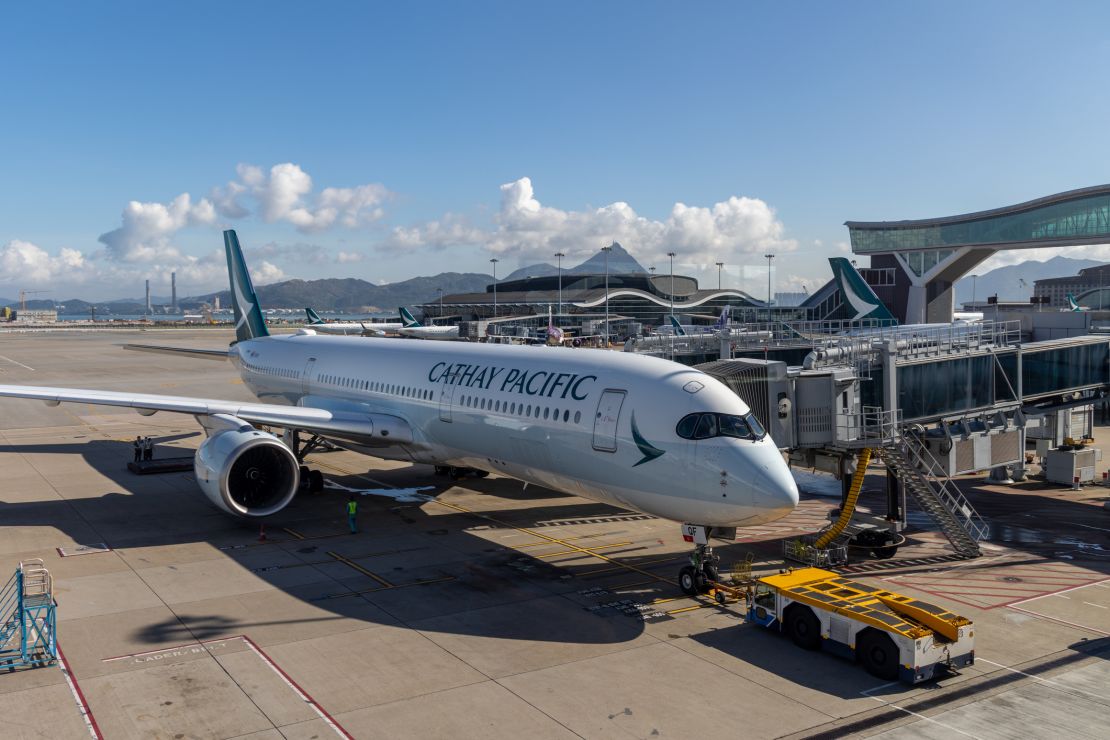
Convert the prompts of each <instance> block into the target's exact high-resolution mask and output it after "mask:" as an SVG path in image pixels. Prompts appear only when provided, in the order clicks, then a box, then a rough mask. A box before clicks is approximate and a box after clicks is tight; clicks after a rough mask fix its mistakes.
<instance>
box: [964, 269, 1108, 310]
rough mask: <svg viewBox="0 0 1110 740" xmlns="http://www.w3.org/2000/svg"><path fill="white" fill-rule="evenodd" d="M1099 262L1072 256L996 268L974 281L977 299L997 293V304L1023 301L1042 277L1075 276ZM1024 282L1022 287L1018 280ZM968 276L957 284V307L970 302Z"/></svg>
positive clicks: (1031, 293) (970, 291)
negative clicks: (1034, 283)
mask: <svg viewBox="0 0 1110 740" xmlns="http://www.w3.org/2000/svg"><path fill="white" fill-rule="evenodd" d="M1101 264H1102V262H1099V261H1098V260H1084V259H1074V258H1072V257H1053V258H1052V259H1050V260H1047V261H1045V262H1036V261H1034V260H1029V261H1027V262H1021V263H1018V264H1016V265H1008V266H1006V267H999V268H998V269H997V270H991V271H990V272H987V273H984V274H982V275H980V276H979V277H978V278H977V279H976V280H975V281H974V283H975V285H974V292H975V299H976V300H980V301H982V300H986V298H987V297H988V296H992V295H995V294H997V295H998V299H999V300H1000V301H1023V300H1028V299H1029V296H1031V295H1033V281H1034V280H1041V279H1043V278H1054V277H1066V276H1068V275H1077V274H1078V273H1079V271H1080V270H1082V269H1084V268H1086V267H1094V266H1095V265H1101ZM1023 280H1024V281H1025V284H1024V285H1023V284H1022V282H1021V281H1023ZM972 282H973V281H972V279H971V276H970V275H968V276H967V277H965V278H963V279H962V280H959V281H957V282H956V291H955V292H956V305H957V306H958V305H960V304H961V303H964V302H965V301H970V300H972V287H973V286H972Z"/></svg>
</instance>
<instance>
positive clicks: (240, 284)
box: [224, 229, 270, 342]
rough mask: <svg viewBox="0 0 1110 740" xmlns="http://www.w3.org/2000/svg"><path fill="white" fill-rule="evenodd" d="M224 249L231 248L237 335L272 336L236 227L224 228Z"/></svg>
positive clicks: (229, 270) (241, 338)
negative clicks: (263, 314)
mask: <svg viewBox="0 0 1110 740" xmlns="http://www.w3.org/2000/svg"><path fill="white" fill-rule="evenodd" d="M224 251H226V252H227V276H228V279H229V280H230V282H231V307H232V309H233V310H234V311H235V338H236V339H237V340H238V341H240V342H243V341H246V340H247V339H254V338H255V337H268V336H270V331H269V329H267V328H266V320H265V319H264V318H262V309H261V308H260V307H259V306H258V296H257V295H256V294H255V292H254V285H253V284H252V283H251V276H250V273H249V272H247V263H246V260H244V259H243V248H242V247H240V246H239V237H238V236H237V235H236V234H235V230H234V229H228V230H227V231H225V232H224Z"/></svg>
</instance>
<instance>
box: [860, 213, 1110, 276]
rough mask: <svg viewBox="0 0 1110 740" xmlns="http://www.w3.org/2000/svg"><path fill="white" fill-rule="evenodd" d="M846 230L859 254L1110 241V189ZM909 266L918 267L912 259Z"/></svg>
mask: <svg viewBox="0 0 1110 740" xmlns="http://www.w3.org/2000/svg"><path fill="white" fill-rule="evenodd" d="M848 233H849V236H850V237H851V240H852V251H853V252H855V253H856V254H866V253H869V252H895V251H908V250H915V249H936V248H939V247H959V246H969V245H971V246H975V245H991V244H1004V243H1007V242H1013V243H1023V242H1033V241H1042V240H1043V241H1052V240H1066V239H1084V240H1086V239H1093V238H1100V237H1106V238H1107V240H1108V241H1110V193H1099V194H1094V195H1087V196H1083V197H1075V198H1069V199H1066V200H1061V201H1059V202H1055V203H1048V204H1046V205H1042V206H1037V207H1033V208H1028V209H1026V210H1022V211H1019V212H1013V213H999V214H996V215H991V216H983V217H981V218H969V219H968V220H963V221H952V222H950V223H929V222H924V223H919V224H916V225H914V224H906V225H904V226H894V225H891V226H884V227H875V228H871V227H864V226H852V225H849V226H848ZM910 267H911V269H914V270H915V272H916V269H915V268H914V265H913V264H911V265H910ZM921 267H922V268H923V269H925V268H924V265H921ZM918 274H919V275H920V274H922V273H920V272H919V273H918Z"/></svg>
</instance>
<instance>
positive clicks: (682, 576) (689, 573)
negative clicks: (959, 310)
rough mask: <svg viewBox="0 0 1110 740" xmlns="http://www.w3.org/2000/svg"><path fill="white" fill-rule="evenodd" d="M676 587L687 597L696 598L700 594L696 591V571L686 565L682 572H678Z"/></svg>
mask: <svg viewBox="0 0 1110 740" xmlns="http://www.w3.org/2000/svg"><path fill="white" fill-rule="evenodd" d="M678 587H679V588H681V589H682V593H684V594H686V595H688V596H697V595H698V593H700V592H699V590H698V579H697V571H695V570H694V566H692V565H687V566H686V567H684V568H683V569H682V570H680V571H678Z"/></svg>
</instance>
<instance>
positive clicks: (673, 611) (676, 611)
mask: <svg viewBox="0 0 1110 740" xmlns="http://www.w3.org/2000/svg"><path fill="white" fill-rule="evenodd" d="M710 606H716V604H698V605H696V606H684V607H682V608H681V609H671V610H670V611H669V612H667V614H682V613H683V612H692V611H694V610H696V609H705V608H707V607H710Z"/></svg>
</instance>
